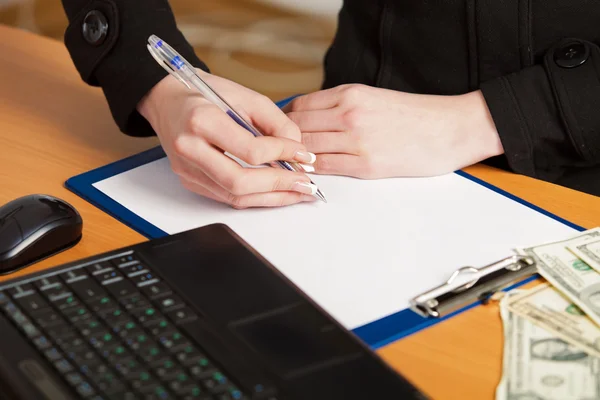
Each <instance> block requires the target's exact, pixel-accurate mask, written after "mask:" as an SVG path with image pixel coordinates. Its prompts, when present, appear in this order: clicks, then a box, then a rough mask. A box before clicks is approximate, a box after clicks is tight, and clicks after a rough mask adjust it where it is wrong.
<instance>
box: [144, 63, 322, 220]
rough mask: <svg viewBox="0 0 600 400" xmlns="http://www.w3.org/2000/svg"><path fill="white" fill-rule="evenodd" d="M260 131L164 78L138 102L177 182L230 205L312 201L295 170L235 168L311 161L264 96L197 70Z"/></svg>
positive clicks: (305, 181) (308, 186)
mask: <svg viewBox="0 0 600 400" xmlns="http://www.w3.org/2000/svg"><path fill="white" fill-rule="evenodd" d="M199 73H200V75H201V76H202V77H203V79H205V80H206V81H207V83H208V84H209V85H211V86H212V87H213V88H214V89H215V90H216V91H217V92H218V93H219V94H221V95H222V96H223V97H224V98H225V99H226V100H227V101H228V102H229V104H231V106H232V107H233V108H234V109H237V110H238V112H239V113H240V114H242V116H243V117H244V118H247V119H248V121H250V122H252V123H253V124H254V125H255V126H256V127H257V128H258V129H260V130H261V131H262V132H263V133H264V134H265V135H267V136H265V137H258V138H255V137H254V136H253V135H252V134H251V133H250V132H248V131H247V130H245V129H244V128H242V127H240V126H239V125H238V124H237V123H235V122H234V121H233V120H232V119H231V118H230V117H229V116H228V115H227V114H225V113H224V112H223V111H222V110H221V109H219V108H218V107H217V106H215V105H213V104H212V103H210V102H209V101H207V100H206V99H204V98H203V97H202V96H201V95H200V94H196V93H193V92H192V91H190V90H188V89H187V88H186V87H185V86H183V85H182V84H181V82H178V81H177V80H176V79H175V78H173V77H172V76H168V77H166V78H164V79H163V80H162V81H160V82H159V83H158V84H157V85H156V86H155V87H154V88H153V89H152V90H151V91H150V93H148V95H147V96H146V97H145V98H144V99H143V100H142V101H141V102H140V104H139V105H138V110H139V112H140V113H141V114H142V115H143V116H144V117H145V118H146V119H147V120H148V121H149V122H150V124H151V125H152V127H153V128H154V130H155V132H156V133H157V135H158V138H159V139H160V143H161V145H162V147H163V148H164V150H165V153H166V154H167V156H168V158H169V161H170V163H171V168H172V169H173V171H174V172H175V173H176V174H177V175H178V176H179V178H180V179H181V182H182V183H183V185H184V186H185V187H186V188H187V189H189V190H191V191H193V192H196V193H198V194H200V195H202V196H205V197H208V198H211V199H213V200H216V201H219V202H223V203H227V204H230V205H232V206H233V207H235V208H248V207H269V206H284V205H290V204H294V203H298V202H302V201H313V200H314V199H315V198H314V197H313V196H311V195H310V194H311V193H314V190H315V188H313V186H314V185H311V184H310V178H309V177H308V176H307V175H306V174H303V173H297V172H290V171H287V170H283V169H278V168H243V167H242V166H240V165H239V164H238V163H237V162H235V161H234V160H232V159H231V158H229V157H228V156H227V155H225V154H224V153H225V152H228V153H229V154H231V155H233V156H235V157H237V158H239V159H240V160H242V161H244V162H246V163H247V164H249V165H261V164H264V163H268V162H271V161H275V160H286V161H297V162H301V163H311V162H314V159H315V157H314V155H313V154H310V153H308V152H307V150H306V147H305V146H304V145H303V144H302V143H301V142H300V140H301V135H300V131H299V129H298V127H297V126H296V125H295V124H294V123H293V122H292V121H290V120H289V118H287V117H286V115H285V114H284V113H283V112H282V111H281V110H280V109H279V108H278V107H277V106H276V105H275V104H273V102H271V101H270V100H269V99H268V98H267V97H265V96H262V95H260V94H258V93H256V92H253V91H252V90H249V89H247V88H244V87H242V86H240V85H237V84H235V83H233V82H231V81H228V80H226V79H223V78H219V77H217V76H214V75H211V74H208V73H206V72H204V71H199Z"/></svg>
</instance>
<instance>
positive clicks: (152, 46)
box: [146, 35, 327, 203]
mask: <svg viewBox="0 0 600 400" xmlns="http://www.w3.org/2000/svg"><path fill="white" fill-rule="evenodd" d="M146 47H147V48H148V51H149V52H150V54H151V55H152V57H154V59H155V60H156V62H158V63H159V64H160V65H161V66H162V67H163V68H164V69H165V70H167V72H168V73H169V74H171V75H173V76H174V77H175V78H177V79H178V80H179V81H180V82H182V83H183V84H184V85H185V86H186V87H187V88H188V89H192V88H195V89H197V90H198V91H199V92H200V93H201V94H202V95H203V96H204V98H206V99H207V100H208V101H210V102H212V103H213V104H215V105H216V106H218V107H219V108H220V109H221V110H223V111H224V112H225V113H227V115H229V116H230V117H231V118H232V119H233V120H234V121H235V122H237V123H238V125H240V126H241V127H242V128H245V129H246V130H248V131H249V132H250V133H252V134H253V135H254V136H255V137H257V136H264V135H263V134H262V133H261V132H260V131H259V130H258V129H256V128H255V127H254V126H253V125H252V124H251V123H249V122H248V121H246V120H245V119H244V118H243V117H242V116H241V115H240V114H239V113H238V112H236V111H235V110H234V109H233V108H232V107H231V106H230V105H229V104H228V103H227V101H225V99H223V98H222V97H221V96H219V94H218V93H217V92H215V90H214V89H213V88H211V87H210V86H209V85H208V83H206V82H205V81H204V80H203V79H202V78H201V77H200V76H199V75H198V73H197V72H196V69H195V68H194V67H193V66H192V65H191V64H190V63H189V62H188V61H187V60H186V59H184V58H183V57H182V56H181V55H180V54H179V53H178V52H177V51H176V50H175V49H173V48H172V47H171V46H169V45H168V44H167V43H166V42H164V41H163V40H161V39H160V38H158V37H157V36H156V35H151V36H150V37H149V38H148V44H147V45H146ZM274 164H275V165H274V166H277V167H280V168H283V169H286V170H288V171H296V172H306V171H305V170H304V168H303V167H302V166H301V165H299V164H298V163H295V162H288V161H282V160H278V161H275V162H274ZM311 183H312V184H313V185H314V182H312V180H311ZM315 187H316V185H315ZM314 195H315V196H316V197H317V198H318V199H320V200H322V201H324V202H325V203H327V200H326V199H325V196H324V195H323V193H322V192H321V190H320V189H317V190H316V193H315V194H314Z"/></svg>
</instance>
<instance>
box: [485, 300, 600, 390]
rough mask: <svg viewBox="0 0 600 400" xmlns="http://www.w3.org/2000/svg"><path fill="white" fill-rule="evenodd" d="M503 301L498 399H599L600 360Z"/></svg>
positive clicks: (501, 305) (501, 306) (501, 309)
mask: <svg viewBox="0 0 600 400" xmlns="http://www.w3.org/2000/svg"><path fill="white" fill-rule="evenodd" d="M511 297H512V296H510V295H509V296H505V297H504V299H503V300H502V301H501V303H500V314H501V316H502V323H503V332H504V355H503V360H502V379H501V381H500V383H499V384H498V387H497V388H496V400H517V399H519V400H522V399H527V400H584V399H585V400H591V399H598V398H600V360H599V359H598V358H596V357H593V356H590V355H588V354H587V353H585V352H584V351H582V350H580V349H579V348H578V347H575V346H572V345H571V344H569V343H567V342H565V341H564V340H562V339H560V338H558V337H556V336H554V335H553V334H552V333H550V332H548V331H547V330H545V329H543V328H541V327H539V326H537V325H535V324H533V323H531V322H530V321H528V320H526V319H525V318H522V317H520V316H519V315H517V314H515V313H513V312H512V311H510V310H509V309H508V307H506V302H505V301H507V300H509V299H510V298H511Z"/></svg>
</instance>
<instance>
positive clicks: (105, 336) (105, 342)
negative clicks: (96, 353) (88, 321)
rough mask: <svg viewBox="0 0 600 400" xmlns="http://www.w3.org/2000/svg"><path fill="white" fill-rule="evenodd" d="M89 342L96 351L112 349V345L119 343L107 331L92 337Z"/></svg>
mask: <svg viewBox="0 0 600 400" xmlns="http://www.w3.org/2000/svg"><path fill="white" fill-rule="evenodd" d="M88 342H89V343H90V344H91V345H92V346H93V347H94V348H96V349H103V348H104V347H112V345H114V344H118V343H119V342H118V341H117V339H116V338H115V336H114V335H113V334H112V333H110V332H109V331H107V330H105V331H101V332H98V333H96V334H94V335H91V336H90V337H89V338H88Z"/></svg>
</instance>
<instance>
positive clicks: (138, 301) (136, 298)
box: [119, 292, 150, 310]
mask: <svg viewBox="0 0 600 400" xmlns="http://www.w3.org/2000/svg"><path fill="white" fill-rule="evenodd" d="M119 302H120V303H121V305H122V306H123V307H125V308H126V309H127V310H133V309H136V308H142V307H150V303H148V301H146V299H145V298H144V296H143V295H142V294H141V293H139V292H138V293H136V294H133V295H131V296H130V297H126V298H122V299H119Z"/></svg>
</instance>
